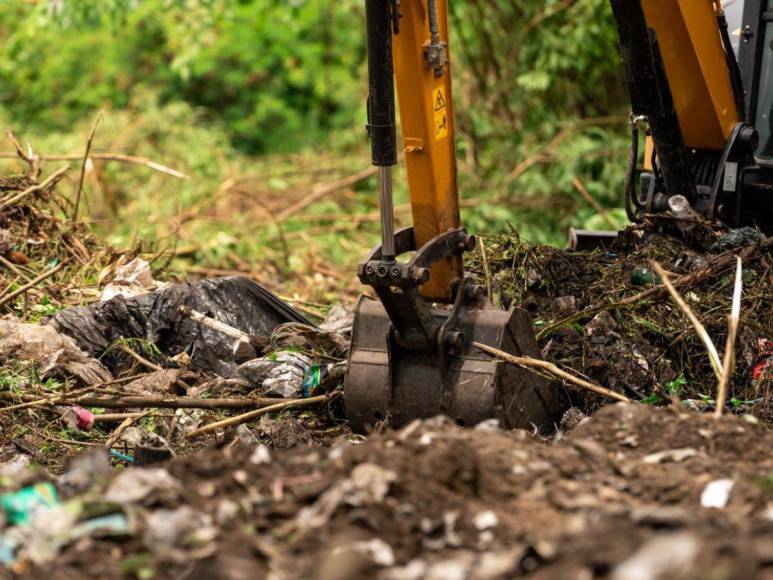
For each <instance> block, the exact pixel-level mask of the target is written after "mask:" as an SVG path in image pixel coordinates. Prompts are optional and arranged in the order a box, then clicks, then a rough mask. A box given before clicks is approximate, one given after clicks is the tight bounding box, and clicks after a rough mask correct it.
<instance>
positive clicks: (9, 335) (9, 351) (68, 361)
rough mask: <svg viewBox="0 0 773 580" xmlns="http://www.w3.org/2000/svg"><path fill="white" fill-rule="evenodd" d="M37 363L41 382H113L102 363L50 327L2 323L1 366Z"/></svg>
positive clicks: (9, 321) (12, 322) (0, 340)
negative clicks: (54, 379) (14, 362)
mask: <svg viewBox="0 0 773 580" xmlns="http://www.w3.org/2000/svg"><path fill="white" fill-rule="evenodd" d="M6 360H21V361H34V362H35V364H36V368H37V372H38V375H39V376H40V378H41V379H46V378H48V377H61V378H67V377H70V376H72V377H75V378H77V379H78V380H79V381H80V382H81V383H82V384H84V385H94V384H97V383H102V382H107V381H110V380H112V378H113V376H112V375H111V374H110V371H108V370H107V369H106V368H105V367H104V366H103V365H102V363H101V362H99V361H98V360H96V359H95V358H92V357H91V356H89V355H88V354H87V353H85V352H84V351H82V350H81V349H80V348H78V345H77V344H76V343H75V341H73V340H72V339H71V338H70V337H68V336H65V335H63V334H60V333H58V332H57V331H56V330H54V329H53V328H51V327H50V326H41V325H39V324H26V323H23V322H15V321H13V320H0V363H2V362H3V361H6Z"/></svg>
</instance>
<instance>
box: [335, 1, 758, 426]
mask: <svg viewBox="0 0 773 580" xmlns="http://www.w3.org/2000/svg"><path fill="white" fill-rule="evenodd" d="M448 2H449V0H365V20H366V28H367V46H368V82H369V92H368V99H367V109H368V127H367V129H368V133H369V136H370V141H371V154H372V162H373V164H374V165H375V166H377V167H378V170H379V171H378V176H379V200H380V213H381V234H382V237H381V244H379V245H378V246H377V247H376V248H374V249H373V250H372V251H371V253H370V254H369V255H368V256H367V258H366V259H365V260H364V261H363V262H362V263H361V264H360V265H359V267H358V276H359V279H360V281H361V282H362V283H363V284H364V285H367V286H369V287H370V288H372V290H373V291H374V293H375V295H376V297H377V300H374V299H371V298H368V297H365V296H363V297H361V298H360V301H359V302H358V304H357V308H356V313H355V322H354V327H353V334H352V345H351V349H350V353H349V360H348V363H349V364H348V369H347V373H346V376H345V380H344V393H345V394H344V400H345V408H346V413H347V417H348V418H349V420H350V422H351V424H352V426H353V428H354V429H355V430H358V431H361V432H367V431H369V430H371V429H373V428H375V427H376V426H377V425H379V424H388V425H390V426H393V427H399V426H402V425H405V424H406V423H408V422H410V421H412V420H414V419H417V418H425V417H432V416H435V415H445V416H447V417H450V418H451V419H452V420H454V421H455V422H456V423H458V424H459V425H468V426H472V425H476V424H478V423H480V422H481V421H483V420H486V419H490V418H494V419H497V420H499V422H500V424H502V425H503V426H505V427H507V428H528V429H546V430H547V429H550V428H551V427H552V426H553V425H554V424H555V421H556V419H557V414H558V413H559V412H560V411H561V408H562V397H561V395H560V393H559V390H558V389H556V388H555V386H554V385H552V384H551V382H550V381H549V380H548V379H546V378H545V377H544V376H542V375H540V374H537V373H534V372H531V371H528V370H526V369H524V368H521V367H519V366H516V365H512V364H507V363H506V362H503V361H502V360H500V358H499V357H494V356H491V355H490V354H489V353H488V352H485V351H484V350H483V349H480V348H477V347H476V346H475V343H479V344H482V345H485V346H488V347H493V348H495V349H498V350H499V351H503V352H504V353H507V354H511V355H516V356H528V357H532V358H538V357H539V350H538V348H537V343H536V339H535V335H534V330H533V327H532V321H531V317H530V315H529V314H528V313H527V312H525V311H524V310H522V309H519V308H517V307H514V308H511V309H509V310H507V311H504V310H499V309H496V308H494V307H493V306H492V305H491V303H490V302H489V301H488V300H487V299H486V297H485V296H484V293H483V291H482V289H481V288H480V287H479V286H476V285H475V284H474V283H473V282H472V281H471V280H470V279H469V278H468V277H466V276H465V275H464V270H463V260H462V259H463V255H464V253H465V252H470V251H471V250H473V249H474V247H475V238H474V236H472V235H470V234H468V233H467V231H466V230H465V229H464V227H462V224H461V219H460V213H459V192H458V188H457V181H456V162H455V150H454V115H453V94H452V85H451V71H452V68H453V64H454V61H453V58H452V53H451V51H450V46H449V34H448ZM610 3H611V7H612V14H613V16H614V19H615V23H616V26H617V30H618V35H619V48H620V54H621V57H622V64H623V68H624V71H625V75H626V79H627V82H628V88H629V93H630V99H631V109H632V114H631V123H630V130H631V148H630V155H629V161H628V167H627V170H626V179H625V186H624V192H623V203H624V205H625V208H626V211H627V214H628V217H629V218H630V220H631V221H633V222H639V221H641V220H643V219H644V218H645V217H646V216H647V215H654V214H660V213H665V212H669V210H670V208H671V204H672V202H673V201H674V200H675V199H677V196H680V197H679V199H680V200H682V203H683V200H684V199H686V200H687V202H688V203H689V206H690V207H691V208H692V210H693V211H694V212H697V213H699V214H700V215H702V216H704V217H705V218H706V219H709V220H716V221H721V222H723V223H724V224H726V225H727V226H729V227H739V226H753V227H757V228H759V229H761V230H763V231H765V232H767V233H770V231H771V229H773V215H772V214H773V78H772V77H773V0H725V2H724V6H723V3H722V2H719V0H610ZM769 4H770V5H769ZM395 94H396V98H395ZM398 109H399V113H400V128H401V133H402V143H401V149H402V151H403V153H404V163H405V169H406V174H407V180H408V187H409V191H410V202H411V210H412V218H413V219H412V221H413V225H412V226H410V227H406V228H403V229H400V230H399V231H395V227H394V218H393V200H392V197H393V196H392V168H393V166H394V165H396V164H397V162H398V139H397V123H396V114H397V110H398ZM642 132H643V133H644V155H643V166H642V167H639V161H638V160H639V145H640V139H641V136H640V133H642Z"/></svg>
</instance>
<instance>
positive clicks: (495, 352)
mask: <svg viewBox="0 0 773 580" xmlns="http://www.w3.org/2000/svg"><path fill="white" fill-rule="evenodd" d="M472 345H473V346H475V347H477V348H479V349H480V350H482V351H484V352H487V353H489V354H490V355H492V356H495V357H496V358H498V359H501V360H503V361H505V362H509V363H511V364H514V365H518V366H521V367H527V368H531V369H539V370H542V371H545V372H548V373H550V374H551V375H553V376H554V377H558V378H560V379H563V380H564V381H566V382H567V383H570V384H572V385H574V386H576V387H580V388H581V389H585V390H587V391H592V392H594V393H596V394H597V395H603V396H605V397H610V398H612V399H617V400H618V401H622V402H624V403H632V402H633V401H631V399H629V398H628V397H626V396H625V395H623V394H621V393H616V392H615V391H611V390H609V389H607V388H605V387H602V386H601V385H597V384H594V383H591V382H589V381H586V380H584V379H581V378H579V377H575V376H574V375H571V374H569V373H567V372H566V371H565V370H563V369H560V368H558V367H557V366H556V365H554V364H553V363H551V362H548V361H546V360H540V359H536V358H531V357H527V356H514V355H511V354H508V353H506V352H504V351H502V350H499V349H498V348H494V347H491V346H487V345H485V344H482V343H480V342H473V343H472Z"/></svg>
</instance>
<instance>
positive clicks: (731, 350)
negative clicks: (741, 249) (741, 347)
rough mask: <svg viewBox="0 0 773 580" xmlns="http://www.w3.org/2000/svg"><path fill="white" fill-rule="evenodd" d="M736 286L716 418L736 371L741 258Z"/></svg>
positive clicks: (718, 390) (741, 270) (737, 258)
mask: <svg viewBox="0 0 773 580" xmlns="http://www.w3.org/2000/svg"><path fill="white" fill-rule="evenodd" d="M736 260H737V263H736V268H735V285H734V287H733V305H732V307H731V308H730V315H729V316H728V317H727V342H725V358H724V363H723V365H722V378H721V379H720V381H719V386H718V387H717V404H716V408H715V409H714V416H715V417H721V416H722V411H723V410H724V407H725V401H726V400H727V387H728V385H729V384H730V377H731V376H732V375H733V371H734V370H735V339H736V337H737V336H738V325H739V323H740V320H741V288H742V286H743V278H742V274H743V264H742V262H741V258H739V257H736Z"/></svg>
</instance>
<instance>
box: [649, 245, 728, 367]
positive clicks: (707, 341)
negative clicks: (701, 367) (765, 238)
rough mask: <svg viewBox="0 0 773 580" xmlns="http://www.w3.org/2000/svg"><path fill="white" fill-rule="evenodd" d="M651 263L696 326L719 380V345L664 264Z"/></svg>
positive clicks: (670, 293) (674, 298)
mask: <svg viewBox="0 0 773 580" xmlns="http://www.w3.org/2000/svg"><path fill="white" fill-rule="evenodd" d="M738 259H740V258H738ZM650 265H651V266H652V269H653V270H655V273H656V274H657V275H658V276H659V277H660V280H661V281H662V282H663V286H664V287H665V288H666V290H667V291H668V293H669V295H670V296H671V299H672V300H673V301H674V303H675V304H676V305H677V306H678V307H679V310H681V311H682V313H683V314H684V315H685V316H686V317H687V318H688V319H689V321H690V322H691V323H692V325H693V328H695V332H696V333H697V334H698V336H699V337H700V339H701V341H702V342H703V345H704V346H705V347H706V352H707V353H708V355H709V361H710V362H711V368H712V369H714V374H715V375H716V377H717V379H718V380H721V379H722V361H721V360H720V359H719V352H718V351H717V347H716V346H714V341H713V340H711V337H710V336H709V333H708V332H707V331H706V327H705V326H703V323H702V322H701V321H700V320H699V319H698V317H697V316H696V315H695V313H694V312H693V311H692V308H690V306H689V305H688V304H687V302H685V301H684V298H682V297H681V296H680V295H679V292H677V290H676V288H674V286H673V284H671V280H669V279H668V273H667V272H666V271H665V270H664V269H663V266H661V265H660V264H658V263H657V262H656V261H655V260H652V261H651V262H650Z"/></svg>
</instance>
